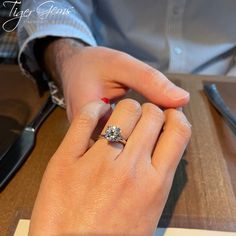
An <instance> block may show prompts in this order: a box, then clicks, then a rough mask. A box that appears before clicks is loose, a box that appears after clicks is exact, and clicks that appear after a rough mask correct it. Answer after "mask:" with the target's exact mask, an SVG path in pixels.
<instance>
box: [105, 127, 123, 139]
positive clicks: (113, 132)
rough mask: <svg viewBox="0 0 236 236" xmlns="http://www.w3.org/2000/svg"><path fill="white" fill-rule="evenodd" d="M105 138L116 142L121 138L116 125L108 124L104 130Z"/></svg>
mask: <svg viewBox="0 0 236 236" xmlns="http://www.w3.org/2000/svg"><path fill="white" fill-rule="evenodd" d="M105 138H106V139H107V140H108V141H110V142H117V141H119V140H120V139H121V130H120V128H118V127H116V126H108V127H107V129H106V131H105Z"/></svg>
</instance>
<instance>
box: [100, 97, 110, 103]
mask: <svg viewBox="0 0 236 236" xmlns="http://www.w3.org/2000/svg"><path fill="white" fill-rule="evenodd" d="M101 100H102V101H103V102H104V103H106V104H110V99H108V98H101Z"/></svg>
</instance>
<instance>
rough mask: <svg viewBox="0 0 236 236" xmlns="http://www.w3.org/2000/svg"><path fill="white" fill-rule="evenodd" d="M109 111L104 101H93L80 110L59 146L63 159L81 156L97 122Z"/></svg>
mask: <svg viewBox="0 0 236 236" xmlns="http://www.w3.org/2000/svg"><path fill="white" fill-rule="evenodd" d="M109 109H110V104H107V103H105V102H104V101H102V100H100V101H93V102H90V103H88V104H87V105H85V106H84V107H82V108H81V110H80V112H79V113H78V114H77V115H76V117H75V118H74V119H73V121H72V123H71V125H70V128H69V130H68V132H67V134H66V136H65V138H64V140H63V142H62V144H61V145H60V147H59V149H58V152H60V156H64V157H65V158H68V156H69V157H70V158H78V157H80V156H82V155H83V154H84V153H85V152H86V151H87V149H88V148H89V145H90V138H91V136H92V134H93V131H94V130H95V128H96V126H97V124H98V121H99V120H100V118H102V117H103V116H104V115H105V114H106V113H107V112H108V111H109Z"/></svg>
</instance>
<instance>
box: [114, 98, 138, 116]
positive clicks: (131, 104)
mask: <svg viewBox="0 0 236 236" xmlns="http://www.w3.org/2000/svg"><path fill="white" fill-rule="evenodd" d="M118 106H120V107H121V108H122V109H124V110H125V111H127V112H128V113H131V114H133V113H139V112H141V106H140V104H139V103H138V102H137V101H135V100H133V99H129V98H127V99H124V100H122V101H120V102H119V103H118Z"/></svg>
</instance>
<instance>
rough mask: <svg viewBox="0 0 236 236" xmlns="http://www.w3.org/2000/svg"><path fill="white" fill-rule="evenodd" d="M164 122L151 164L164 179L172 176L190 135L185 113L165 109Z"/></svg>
mask: <svg viewBox="0 0 236 236" xmlns="http://www.w3.org/2000/svg"><path fill="white" fill-rule="evenodd" d="M165 117H166V123H165V126H164V131H163V133H162V134H161V136H160V138H159V140H158V143H157V145H156V148H155V151H154V154H153V157H152V164H153V166H154V167H155V168H156V170H157V172H158V173H159V174H160V176H162V177H163V178H164V179H165V178H166V177H171V178H172V177H173V176H174V173H175V170H176V168H177V166H178V164H179V161H180V159H181V157H182V155H183V152H184V150H185V148H186V146H187V144H188V142H189V139H190V137H191V128H190V127H191V126H190V124H189V122H188V121H187V119H186V117H185V115H184V114H183V113H182V112H180V111H177V110H175V109H169V110H167V111H165Z"/></svg>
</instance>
